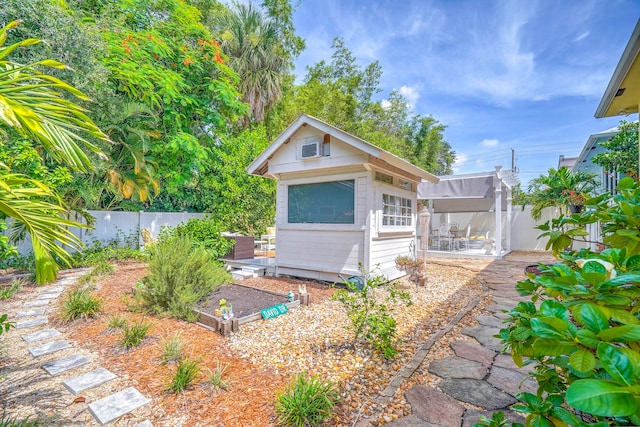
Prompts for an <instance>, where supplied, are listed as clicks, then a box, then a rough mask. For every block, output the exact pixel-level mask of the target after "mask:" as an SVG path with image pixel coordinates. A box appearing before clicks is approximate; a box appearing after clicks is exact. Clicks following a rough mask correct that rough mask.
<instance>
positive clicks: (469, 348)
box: [450, 341, 496, 366]
mask: <svg viewBox="0 0 640 427" xmlns="http://www.w3.org/2000/svg"><path fill="white" fill-rule="evenodd" d="M450 347H451V348H452V349H453V352H454V353H455V354H456V356H458V357H462V358H463V359H468V360H475V361H476V362H480V363H482V364H483V365H484V366H491V363H492V362H493V358H494V357H495V355H496V352H495V351H493V350H490V349H488V348H486V347H483V346H481V345H478V344H474V343H471V342H469V341H456V342H453V343H451V346H450Z"/></svg>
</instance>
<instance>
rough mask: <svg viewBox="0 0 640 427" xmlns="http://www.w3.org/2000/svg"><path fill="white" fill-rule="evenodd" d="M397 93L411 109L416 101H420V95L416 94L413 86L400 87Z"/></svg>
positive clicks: (416, 89)
mask: <svg viewBox="0 0 640 427" xmlns="http://www.w3.org/2000/svg"><path fill="white" fill-rule="evenodd" d="M398 92H399V93H400V95H402V96H404V97H405V98H406V100H407V104H409V107H410V108H411V109H413V108H414V107H415V105H416V103H417V102H418V99H420V93H419V92H418V88H417V87H415V86H402V87H400V89H399V90H398Z"/></svg>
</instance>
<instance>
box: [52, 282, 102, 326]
mask: <svg viewBox="0 0 640 427" xmlns="http://www.w3.org/2000/svg"><path fill="white" fill-rule="evenodd" d="M101 309H102V301H100V299H99V298H97V297H96V296H94V295H93V293H92V292H91V290H90V289H89V288H76V289H74V290H72V291H71V292H70V293H69V294H68V295H67V298H66V300H65V301H64V302H63V303H62V313H61V318H62V320H63V321H64V322H71V321H73V320H76V319H81V318H82V319H91V318H94V317H96V316H97V315H98V314H100V310H101Z"/></svg>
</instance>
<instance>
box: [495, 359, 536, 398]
mask: <svg viewBox="0 0 640 427" xmlns="http://www.w3.org/2000/svg"><path fill="white" fill-rule="evenodd" d="M487 381H488V382H489V383H490V384H491V385H493V386H494V387H496V388H498V389H500V390H503V391H506V392H507V393H509V394H510V395H512V396H515V395H516V394H518V393H521V392H523V391H528V392H529V393H535V392H536V391H538V383H536V382H535V381H534V380H533V379H531V378H529V376H527V375H526V374H523V373H521V372H518V371H513V370H511V369H505V368H500V367H498V366H494V367H493V369H491V374H490V375H489V378H487Z"/></svg>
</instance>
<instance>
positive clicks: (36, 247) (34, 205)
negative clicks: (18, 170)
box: [0, 21, 108, 283]
mask: <svg viewBox="0 0 640 427" xmlns="http://www.w3.org/2000/svg"><path fill="white" fill-rule="evenodd" d="M19 24H20V21H13V22H11V23H9V24H7V25H6V26H5V27H3V28H2V29H0V127H8V128H13V129H15V130H16V131H17V132H18V133H20V134H21V135H23V136H25V137H27V138H30V139H32V140H33V141H36V142H37V143H39V144H40V145H41V146H42V148H43V149H44V150H45V151H46V152H47V153H48V154H49V155H51V156H52V157H53V158H54V159H56V160H58V161H60V162H62V163H65V164H67V165H68V166H69V167H71V168H72V169H73V170H76V171H87V170H89V169H92V168H93V166H92V164H91V161H90V160H89V157H88V156H87V154H86V153H85V151H84V150H89V151H91V152H93V153H96V154H98V155H103V153H102V151H100V149H99V148H98V147H97V146H96V145H94V144H92V143H91V142H89V141H88V140H87V139H86V138H87V137H94V138H98V139H101V140H105V141H106V140H108V138H107V137H106V135H104V134H103V133H102V132H101V131H100V129H98V127H97V126H96V125H95V124H94V123H93V121H91V119H90V118H89V117H88V116H87V115H86V114H85V113H86V111H85V110H84V109H83V108H82V107H80V106H79V105H77V104H75V103H74V102H72V101H69V100H66V99H64V98H63V97H62V96H61V94H60V91H65V92H68V93H69V94H71V95H74V96H75V97H77V98H79V99H83V100H87V97H86V96H85V95H84V94H83V93H82V92H80V91H78V90H77V89H75V88H74V87H72V86H70V85H68V84H66V83H65V82H63V81H61V80H59V79H57V78H55V77H52V76H50V75H47V74H46V73H42V72H40V71H39V70H38V67H52V68H57V69H65V68H68V67H67V66H65V65H64V64H61V63H60V62H57V61H53V60H44V61H38V62H35V63H32V64H28V65H22V64H17V63H14V62H11V61H9V60H7V59H6V57H7V56H8V55H9V54H10V53H11V52H13V51H14V50H16V49H18V48H20V47H24V46H31V45H35V44H38V43H40V40H37V39H25V40H22V41H20V42H17V43H14V44H12V45H10V46H6V47H5V46H4V45H5V42H6V40H7V30H9V29H11V28H14V27H15V26H17V25H19ZM5 168H6V166H5ZM6 169H8V168H6ZM66 211H67V210H66V208H65V207H64V206H63V205H62V203H61V201H60V199H59V198H57V197H56V195H55V194H54V193H53V192H52V191H51V190H50V189H49V188H47V187H46V186H45V185H44V184H43V183H41V182H39V181H37V180H34V179H30V178H28V177H26V176H23V175H19V174H12V173H11V171H7V172H6V173H4V174H0V212H1V213H2V214H4V215H5V216H7V217H11V218H13V219H14V221H13V224H12V230H11V235H12V236H14V237H15V236H18V235H22V234H24V232H25V231H26V232H28V233H29V234H30V236H31V242H32V245H33V251H34V255H35V258H36V281H37V282H38V283H45V282H47V281H52V280H55V278H56V275H57V270H58V266H57V264H56V262H55V260H54V257H53V256H54V255H57V256H58V257H59V258H60V259H61V260H62V261H63V262H66V263H67V264H68V253H67V251H66V250H65V249H64V248H63V247H64V246H68V247H70V248H74V249H77V248H79V247H80V246H81V242H80V241H79V240H78V239H77V238H76V237H75V236H74V235H73V233H71V232H70V231H69V229H68V228H67V227H69V226H75V227H84V226H83V225H82V224H79V223H76V222H74V221H70V220H68V219H65V218H64V217H63V216H62V214H63V213H64V212H66Z"/></svg>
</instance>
